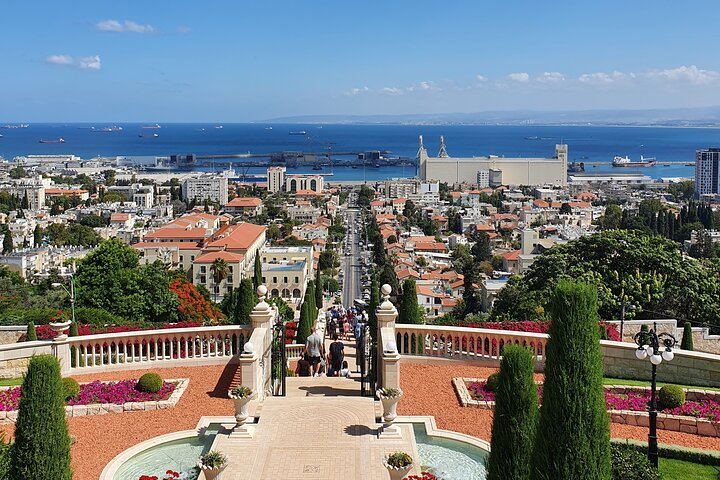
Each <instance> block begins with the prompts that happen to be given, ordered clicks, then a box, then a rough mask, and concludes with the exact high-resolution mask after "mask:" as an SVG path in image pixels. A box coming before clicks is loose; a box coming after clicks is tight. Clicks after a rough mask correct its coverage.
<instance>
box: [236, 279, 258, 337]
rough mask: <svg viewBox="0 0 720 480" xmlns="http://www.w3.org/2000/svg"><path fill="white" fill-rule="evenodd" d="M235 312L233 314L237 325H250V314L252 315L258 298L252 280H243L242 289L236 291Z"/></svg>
mask: <svg viewBox="0 0 720 480" xmlns="http://www.w3.org/2000/svg"><path fill="white" fill-rule="evenodd" d="M234 294H235V311H234V314H233V317H234V320H235V323H237V324H240V325H248V324H249V323H250V313H252V311H253V309H254V308H255V305H256V304H257V296H256V295H255V289H254V288H253V283H252V280H250V279H249V278H243V279H242V281H241V282H240V287H239V288H238V289H237V290H235V292H234Z"/></svg>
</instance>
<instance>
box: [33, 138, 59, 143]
mask: <svg viewBox="0 0 720 480" xmlns="http://www.w3.org/2000/svg"><path fill="white" fill-rule="evenodd" d="M38 143H65V139H64V138H58V139H57V140H39V141H38Z"/></svg>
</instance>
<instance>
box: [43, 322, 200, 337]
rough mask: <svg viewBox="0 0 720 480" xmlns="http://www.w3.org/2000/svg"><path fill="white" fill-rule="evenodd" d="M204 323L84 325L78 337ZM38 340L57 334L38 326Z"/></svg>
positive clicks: (196, 325)
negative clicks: (141, 325)
mask: <svg viewBox="0 0 720 480" xmlns="http://www.w3.org/2000/svg"><path fill="white" fill-rule="evenodd" d="M202 325H203V323H202V322H178V323H163V324H161V325H153V326H151V327H140V326H136V325H116V326H111V327H96V326H94V325H89V324H82V325H78V335H79V336H83V335H96V334H100V333H122V332H137V331H140V330H157V329H165V328H192V327H201V326H202ZM35 332H36V333H37V337H38V340H50V339H52V338H54V337H55V336H56V335H57V334H56V333H55V332H54V331H53V330H52V329H51V328H50V325H38V326H37V327H35Z"/></svg>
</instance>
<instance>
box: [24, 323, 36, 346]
mask: <svg viewBox="0 0 720 480" xmlns="http://www.w3.org/2000/svg"><path fill="white" fill-rule="evenodd" d="M35 340H37V332H36V331H35V324H34V323H33V322H32V320H30V321H29V322H28V324H27V333H26V334H25V341H26V342H34V341H35Z"/></svg>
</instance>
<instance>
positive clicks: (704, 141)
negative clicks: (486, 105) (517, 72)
mask: <svg viewBox="0 0 720 480" xmlns="http://www.w3.org/2000/svg"><path fill="white" fill-rule="evenodd" d="M113 125H117V126H118V127H122V130H121V131H115V132H102V131H94V130H91V127H94V128H95V129H96V130H99V129H101V128H103V127H109V126H113ZM218 126H219V125H217V124H190V123H175V124H162V125H161V128H158V129H144V128H141V127H142V125H141V124H30V125H29V127H28V128H17V129H6V128H1V129H0V134H1V135H3V136H2V137H0V156H3V157H5V158H6V159H11V158H13V157H15V156H18V155H28V154H74V155H78V156H80V157H82V158H92V157H95V156H115V155H158V156H167V155H171V154H190V153H194V154H198V155H220V154H238V153H248V152H252V153H271V152H279V151H304V152H317V153H324V152H326V151H327V148H328V147H330V148H331V151H338V152H339V151H367V150H386V151H389V152H390V154H391V155H392V156H401V157H412V158H414V157H415V155H416V153H417V150H418V136H419V135H423V137H424V141H425V146H426V147H427V148H428V152H429V154H430V155H435V154H436V153H437V150H438V145H439V137H440V135H444V136H445V144H446V146H447V151H448V153H449V154H450V156H464V157H470V156H482V155H498V156H507V157H516V156H536V157H547V156H552V155H553V154H554V146H555V144H556V143H560V142H564V143H567V144H568V145H569V147H568V148H569V158H570V160H571V161H572V160H575V161H578V162H580V161H584V162H604V163H603V164H602V165H597V166H594V167H593V166H591V165H587V166H586V171H588V172H593V171H595V172H602V171H610V170H612V169H613V168H612V166H611V164H610V162H611V161H612V158H613V156H615V155H622V156H625V155H629V156H630V157H631V158H632V159H633V160H638V159H639V158H640V155H641V154H642V155H644V156H646V157H656V158H657V160H658V165H657V166H655V167H652V168H641V169H638V170H639V171H642V172H643V173H646V174H648V175H650V176H652V177H654V178H661V177H692V176H693V175H694V167H691V166H686V165H684V163H685V162H692V161H694V159H695V150H696V149H698V148H706V147H710V146H718V145H720V129H716V128H681V127H678V128H669V127H599V126H484V125H376V124H373V125H298V124H293V125H278V124H258V123H253V124H223V125H222V128H216V127H218ZM271 127H272V128H271ZM300 130H302V131H305V132H306V135H290V134H289V132H291V131H300ZM154 133H157V134H158V136H157V137H152V134H154ZM140 135H144V136H143V137H140ZM58 138H63V139H65V141H66V143H64V144H41V143H38V142H39V140H40V139H44V140H55V139H58ZM346 159H347V157H346ZM230 161H231V160H229V159H227V160H217V168H218V169H220V168H226V167H227V166H228V163H229V162H230ZM245 161H246V160H245ZM663 162H683V163H682V164H671V165H669V166H663ZM213 168H215V167H205V168H204V169H207V170H210V169H213ZM236 170H238V173H239V174H248V173H250V174H252V173H264V172H265V170H264V168H243V169H242V172H241V171H240V169H236ZM616 170H617V169H616ZM310 171H312V169H311V167H303V168H295V169H290V172H292V173H296V172H310ZM622 171H623V172H628V171H633V170H632V169H623V170H622ZM329 172H330V167H324V171H323V172H317V171H316V172H315V173H329ZM332 172H333V175H334V176H333V179H334V180H363V179H365V180H382V179H386V178H396V177H407V176H413V175H415V174H416V172H415V168H414V167H401V166H395V167H380V168H371V167H368V168H363V167H362V166H360V167H359V168H357V169H352V168H350V167H338V166H334V167H333V169H332Z"/></svg>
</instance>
